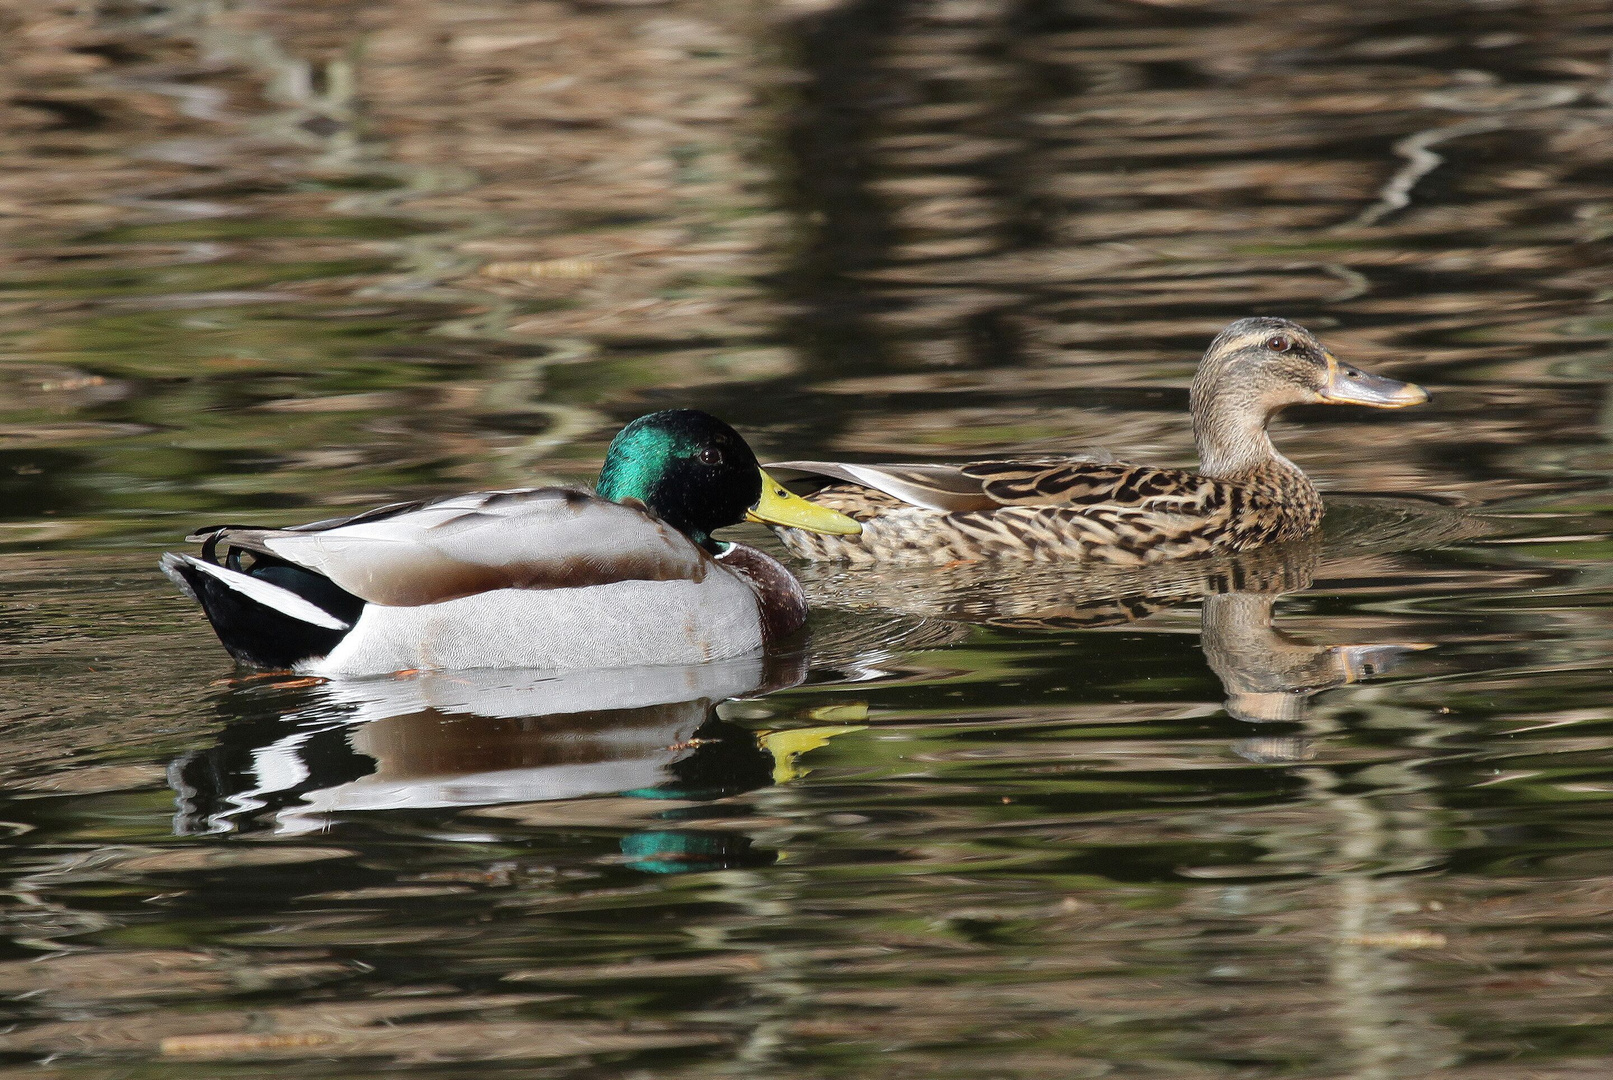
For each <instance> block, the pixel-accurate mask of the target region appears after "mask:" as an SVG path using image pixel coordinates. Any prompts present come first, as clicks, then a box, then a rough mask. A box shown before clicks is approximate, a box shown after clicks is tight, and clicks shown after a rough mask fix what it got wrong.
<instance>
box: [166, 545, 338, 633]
mask: <svg viewBox="0 0 1613 1080" xmlns="http://www.w3.org/2000/svg"><path fill="white" fill-rule="evenodd" d="M170 560H173V561H172V562H170ZM162 561H163V571H164V572H165V573H168V576H169V577H170V578H173V579H174V580H176V581H178V582H179V583H180V587H181V588H183V589H184V590H185V591H186V592H190V591H191V590H190V588H189V586H187V585H185V584H184V581H183V579H181V578H180V577H179V576H178V574H177V569H176V570H175V571H174V572H169V570H170V567H174V566H175V564H177V563H179V562H184V563H185V564H186V565H188V566H192V567H195V568H196V569H197V570H200V571H201V572H202V573H204V574H206V575H207V576H208V577H211V578H215V579H217V580H219V581H222V582H223V583H224V584H225V585H227V586H229V587H230V588H232V589H234V590H235V591H236V592H238V593H240V594H241V595H242V596H245V597H246V598H248V599H249V600H255V601H256V602H258V603H260V604H262V605H263V606H264V607H266V608H272V609H274V610H275V611H278V612H279V613H280V614H282V615H286V616H289V617H291V618H293V619H299V620H301V621H302V622H305V623H312V624H313V625H315V626H322V627H324V628H325V629H327V630H346V629H348V628H349V627H350V626H351V625H352V624H351V623H346V622H343V621H342V620H341V619H338V618H337V617H336V616H334V615H332V614H331V613H330V612H328V611H326V610H325V609H324V608H322V607H320V606H319V605H317V604H312V603H309V602H308V601H307V600H304V599H303V598H302V597H300V596H298V595H297V594H296V593H294V592H292V591H291V590H290V589H282V588H281V587H280V586H278V585H271V584H269V582H267V581H262V580H260V579H258V578H255V577H250V576H248V575H246V574H243V573H241V572H240V571H239V570H230V569H228V568H227V567H223V566H219V565H218V564H217V563H210V562H207V561H206V560H204V559H198V558H196V557H195V556H193V555H178V554H174V553H172V552H170V553H169V554H167V555H165V556H163V560H162Z"/></svg>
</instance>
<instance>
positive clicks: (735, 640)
mask: <svg viewBox="0 0 1613 1080" xmlns="http://www.w3.org/2000/svg"><path fill="white" fill-rule="evenodd" d="M745 520H748V521H761V522H767V523H770V524H782V525H791V526H794V527H797V528H802V529H812V530H821V531H828V532H838V533H841V534H843V535H851V534H854V533H856V532H857V531H858V525H857V523H856V522H854V521H852V520H850V519H849V518H846V517H844V516H843V515H841V514H838V513H836V512H835V511H833V510H830V509H827V508H825V507H822V506H815V505H813V504H811V503H808V502H806V501H805V500H803V499H800V498H799V497H797V496H794V495H791V494H790V493H789V492H787V491H785V490H784V488H783V487H781V486H780V485H779V484H778V482H777V481H775V480H773V479H771V478H770V477H769V476H768V475H767V474H766V473H764V472H763V471H762V470H761V467H760V466H759V465H757V463H756V456H755V455H754V454H753V453H752V452H751V449H750V447H749V446H747V445H746V444H745V440H744V439H742V438H740V437H739V435H738V433H737V432H735V431H734V429H733V428H731V427H729V426H728V425H727V424H725V423H723V422H722V421H720V420H718V419H716V418H715V417H711V416H707V415H706V414H705V413H702V412H696V411H694V410H692V409H675V410H670V411H667V412H659V413H654V414H652V415H650V416H645V417H641V418H640V419H638V420H635V421H633V422H632V423H631V424H629V425H627V427H625V428H623V429H622V431H621V433H620V434H618V435H617V436H616V438H615V440H613V441H612V442H611V444H610V450H609V451H608V452H607V454H606V457H605V465H604V467H603V468H602V469H601V470H600V474H599V483H598V485H597V488H596V490H595V492H589V491H586V490H580V489H577V488H564V487H548V488H530V489H526V490H519V491H483V492H476V493H474V494H470V495H459V496H455V497H452V498H447V499H439V500H437V501H435V502H425V503H397V504H394V505H391V506H383V507H380V508H378V509H375V510H371V511H369V512H367V513H363V514H359V515H358V516H356V517H350V518H342V519H337V520H331V521H317V522H314V523H313V524H310V525H298V526H295V527H293V528H289V529H259V528H251V527H246V526H236V525H220V526H216V527H214V528H210V529H204V530H202V531H201V532H200V533H198V534H197V535H195V536H192V537H190V538H189V539H190V540H192V541H193V542H195V541H201V542H203V544H204V546H203V548H202V557H201V558H196V557H195V556H191V555H180V554H175V553H169V554H167V555H164V556H163V559H162V569H163V572H164V573H166V574H167V575H168V576H169V577H170V578H172V579H173V581H174V583H175V584H177V585H178V586H179V587H180V588H181V589H183V590H184V591H185V592H186V593H188V594H189V595H190V596H191V598H192V599H194V600H196V601H197V602H198V603H200V604H201V606H202V610H203V611H204V612H205V613H206V614H207V618H208V620H209V621H210V622H211V623H212V624H213V629H214V630H216V631H217V632H218V636H219V640H221V641H222V642H223V643H224V647H225V648H226V649H227V650H229V652H230V654H231V655H232V656H234V657H235V658H236V659H237V660H239V661H241V662H243V663H246V664H250V665H253V666H255V667H266V668H290V669H293V670H296V671H300V672H303V673H306V674H310V675H335V674H346V675H362V674H380V673H384V672H390V671H399V670H404V669H412V668H482V667H535V668H551V669H556V668H596V667H624V666H639V665H660V664H690V663H700V662H704V661H708V660H716V659H721V658H725V657H733V656H740V655H743V654H746V653H751V652H754V651H756V650H758V649H761V648H763V647H764V646H766V645H768V644H771V643H772V642H774V641H776V640H778V639H780V638H782V637H784V636H786V635H788V634H791V633H793V632H795V631H796V630H799V629H800V628H801V626H802V625H803V624H804V623H805V622H806V597H805V595H804V594H803V593H802V592H801V587H800V585H798V584H797V583H796V581H795V579H794V578H793V577H791V576H790V573H789V571H788V570H786V569H784V567H783V566H780V565H779V564H778V563H777V562H775V561H773V560H772V559H770V558H768V557H767V556H766V555H764V554H762V553H761V552H760V551H757V550H756V549H755V548H750V547H746V546H744V545H743V544H731V543H723V542H720V541H717V540H713V539H712V537H711V533H712V530H714V529H719V528H722V527H723V526H726V525H737V524H738V523H739V522H740V521H745ZM221 544H222V545H223V546H224V548H225V551H226V555H225V558H224V560H223V562H222V563H220V562H219V561H218V560H217V557H216V552H217V550H218V547H219V545H221ZM243 555H246V556H248V557H249V558H250V560H251V561H250V563H248V564H245V565H243V563H242V557H243Z"/></svg>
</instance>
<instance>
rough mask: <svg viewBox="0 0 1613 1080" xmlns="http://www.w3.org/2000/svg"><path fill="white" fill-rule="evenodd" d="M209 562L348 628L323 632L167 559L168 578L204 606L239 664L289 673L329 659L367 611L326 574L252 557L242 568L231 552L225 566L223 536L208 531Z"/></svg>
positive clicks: (175, 558) (190, 565)
mask: <svg viewBox="0 0 1613 1080" xmlns="http://www.w3.org/2000/svg"><path fill="white" fill-rule="evenodd" d="M206 532H207V534H210V535H204V537H203V539H204V543H203V547H202V556H203V558H204V559H205V560H206V561H207V562H209V563H212V564H213V565H215V566H223V567H224V568H225V569H226V570H229V571H232V572H234V573H238V574H241V575H244V576H245V577H248V578H255V579H257V580H259V581H261V582H264V583H265V584H268V585H273V586H276V587H278V588H280V589H284V590H285V591H286V592H289V593H292V594H293V595H295V596H297V597H300V598H301V599H303V600H305V601H307V602H308V603H310V604H313V605H314V606H315V607H317V608H319V609H320V610H322V611H324V612H326V613H328V614H329V615H331V616H334V618H335V619H336V620H339V621H341V622H343V623H345V624H346V626H345V627H343V628H341V629H335V628H331V627H326V626H318V625H315V624H314V623H310V622H307V621H305V620H303V619H299V618H297V617H296V616H295V615H288V614H287V613H285V612H283V611H280V610H278V609H276V608H274V607H273V606H271V605H270V604H267V603H264V602H262V601H260V600H258V599H255V598H254V597H252V596H249V595H247V594H246V593H245V592H242V591H240V590H238V589H234V588H231V587H230V585H229V583H228V582H227V581H223V580H220V579H219V578H218V577H216V576H214V575H213V574H210V573H208V572H207V571H205V570H203V569H202V568H200V567H199V566H197V565H196V564H195V562H193V561H192V560H191V559H190V558H188V557H186V556H182V555H176V554H174V553H172V552H170V553H168V554H166V555H164V556H163V557H162V562H161V567H162V572H163V573H164V574H166V575H168V577H169V578H170V579H171V580H172V581H173V582H174V584H176V585H178V586H179V587H180V588H181V589H182V590H184V592H185V593H186V594H188V595H189V596H190V597H191V598H192V599H194V600H195V601H196V602H197V603H198V604H200V605H201V607H202V611H203V613H204V614H206V616H207V621H208V622H210V623H212V624H213V631H214V633H216V634H218V639H219V641H220V642H222V643H223V645H224V648H225V649H226V650H227V651H228V652H229V654H230V655H231V656H233V657H234V658H235V659H236V660H237V661H238V662H239V663H242V664H246V665H248V666H250V667H255V668H267V669H271V670H283V669H287V668H293V667H296V666H297V665H298V664H299V663H302V662H304V661H307V660H315V659H318V658H320V657H322V656H326V655H328V654H329V653H330V651H331V650H332V649H334V648H335V647H336V646H337V645H338V644H339V643H340V642H341V640H342V639H343V638H344V637H346V636H347V634H348V632H349V631H350V629H351V628H352V626H353V625H354V624H355V623H357V622H358V619H359V616H360V615H361V614H362V613H363V611H364V601H363V600H361V599H359V598H358V597H356V596H354V595H353V594H352V593H350V592H348V591H347V590H346V589H343V588H342V587H340V586H339V585H337V584H336V583H335V582H333V581H331V580H330V579H329V578H327V577H325V576H324V575H323V574H319V573H315V572H314V571H312V570H309V569H307V568H305V567H301V566H297V565H295V564H293V563H289V562H286V561H285V560H283V559H277V558H275V557H274V556H272V555H264V554H261V553H259V552H248V553H247V554H248V555H249V556H250V557H251V560H252V561H251V563H250V564H249V565H247V566H244V567H243V565H242V561H241V555H242V552H241V550H240V549H239V548H230V549H229V550H228V552H227V553H226V555H225V558H224V561H223V562H222V563H220V562H219V561H218V559H217V550H216V549H217V533H216V531H215V530H207V531H206Z"/></svg>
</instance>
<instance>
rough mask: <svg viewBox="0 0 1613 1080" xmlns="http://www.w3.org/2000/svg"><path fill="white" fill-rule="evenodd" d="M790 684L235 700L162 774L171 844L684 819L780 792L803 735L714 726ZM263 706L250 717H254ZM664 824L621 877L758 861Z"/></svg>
mask: <svg viewBox="0 0 1613 1080" xmlns="http://www.w3.org/2000/svg"><path fill="white" fill-rule="evenodd" d="M804 674H805V670H804V666H803V663H802V661H801V660H800V659H799V658H794V659H791V658H767V659H764V658H760V657H753V658H747V659H742V660H738V661H731V662H725V663H716V664H703V665H697V666H690V667H655V668H637V669H631V668H630V669H617V670H611V671H599V672H570V671H568V672H562V673H544V672H523V671H514V672H512V671H461V672H424V673H420V674H418V675H412V676H408V677H401V678H384V679H362V680H345V681H331V682H328V683H323V684H321V685H318V686H314V687H298V688H295V690H294V691H293V693H292V702H291V705H292V707H291V708H290V709H286V708H285V707H284V704H285V702H284V696H283V694H278V695H277V694H275V693H274V692H273V689H274V688H273V687H271V688H270V691H271V692H270V693H269V694H268V695H265V694H263V693H262V692H261V690H256V689H255V690H253V691H250V692H246V693H243V694H241V695H232V696H231V697H232V699H234V698H240V699H242V700H240V701H235V705H236V706H237V707H241V706H243V704H244V705H245V707H243V708H242V709H241V713H238V715H237V717H236V719H235V721H234V722H233V723H231V724H230V725H229V726H227V727H226V728H225V729H224V730H223V731H222V732H221V734H220V735H219V737H218V741H217V743H216V744H215V745H214V746H212V747H209V748H207V749H205V750H201V751H198V752H195V753H192V754H188V755H186V756H184V757H182V758H180V759H178V760H177V761H175V762H174V763H173V764H172V765H171V766H170V769H169V777H170V783H171V785H172V786H173V787H174V789H175V791H176V792H177V793H178V804H179V813H178V814H177V816H176V819H175V829H176V831H177V832H181V833H207V832H215V833H216V832H237V831H270V832H274V833H279V834H298V833H304V832H309V831H313V830H317V829H323V828H327V827H329V826H330V825H331V824H332V823H333V822H335V821H336V820H337V819H338V817H339V816H340V815H346V814H349V813H353V812H360V811H376V810H403V811H408V810H414V811H422V810H438V809H444V808H453V807H470V806H491V805H496V804H536V803H554V802H560V801H564V800H572V799H581V798H586V797H590V796H604V795H628V796H633V797H635V798H636V799H639V800H643V801H642V802H641V803H638V804H636V805H637V806H638V809H637V811H636V812H634V813H630V814H628V815H627V816H628V817H629V818H630V819H632V820H634V821H635V822H636V823H640V824H644V825H653V824H655V823H657V822H659V821H660V820H661V819H662V818H663V817H666V816H667V814H668V813H669V812H672V811H675V810H676V809H677V808H678V807H681V806H683V805H687V804H688V803H691V802H704V801H709V800H712V799H716V798H721V797H723V796H726V795H732V794H735V793H738V792H741V791H747V790H751V789H754V788H758V787H764V786H767V785H769V784H772V783H774V782H775V780H776V779H778V777H779V776H780V775H787V774H788V773H789V770H790V768H791V765H792V762H791V760H790V759H791V754H792V752H793V751H794V750H796V749H798V748H799V747H800V746H801V745H803V744H802V743H801V741H800V737H799V733H790V734H789V735H787V736H781V737H775V736H769V735H768V734H766V733H762V734H758V733H757V732H753V731H749V730H747V729H744V728H741V727H737V726H735V725H732V724H728V723H725V722H724V721H723V720H721V719H720V718H718V717H717V715H716V709H715V706H716V704H717V703H718V702H720V701H723V700H726V699H729V698H733V697H739V696H755V695H758V694H762V693H766V692H769V691H771V690H776V689H780V688H783V687H786V686H790V685H793V684H795V683H796V682H799V681H800V679H801V678H802V677H803V676H804ZM265 696H268V697H269V698H270V699H271V700H270V701H269V702H267V703H266V704H265V705H264V707H263V708H262V709H261V711H260V712H259V713H258V714H257V715H250V714H249V709H250V702H251V701H252V700H256V699H261V698H263V697H265ZM277 701H278V702H280V707H276V706H275V702H277ZM619 809H620V808H618V810H619ZM519 810H520V806H519V805H512V811H519ZM515 816H520V815H519V813H516V814H515ZM620 816H622V815H621V814H620V813H618V814H617V817H620ZM577 820H578V822H586V821H588V820H590V818H589V815H587V814H584V815H581V816H579V817H578V819H577ZM670 825H671V822H670V820H669V822H668V826H669V827H665V828H659V827H657V828H649V829H638V830H636V831H632V832H629V833H628V835H626V836H625V837H624V838H623V840H622V851H623V854H624V855H625V856H626V857H627V861H628V865H630V866H634V867H636V868H638V869H642V870H649V871H654V872H673V871H684V870H692V869H711V868H715V867H719V866H721V867H729V866H738V865H752V864H755V863H761V862H771V861H772V858H773V856H772V854H771V853H768V852H763V851H759V850H754V849H753V848H752V846H751V842H750V840H749V838H748V837H747V836H744V835H743V834H740V833H730V832H724V831H722V830H720V829H709V828H702V829H698V830H687V829H678V828H675V827H670Z"/></svg>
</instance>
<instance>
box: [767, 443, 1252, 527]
mask: <svg viewBox="0 0 1613 1080" xmlns="http://www.w3.org/2000/svg"><path fill="white" fill-rule="evenodd" d="M767 468H768V469H769V470H773V471H779V472H797V473H805V474H809V475H814V476H824V477H829V478H831V479H835V480H842V481H845V482H848V483H851V484H856V485H858V486H861V487H865V488H871V489H873V490H875V491H880V492H883V493H884V494H886V495H889V496H891V497H892V498H895V499H899V500H901V501H902V502H904V503H908V504H910V505H912V506H921V507H924V508H925V509H929V510H939V511H941V512H943V513H961V512H965V511H973V510H996V509H999V508H1001V507H1004V506H1034V507H1060V508H1070V509H1080V508H1083V507H1095V506H1112V507H1130V508H1135V509H1138V510H1149V511H1154V512H1157V513H1175V514H1203V513H1207V512H1210V511H1212V510H1214V509H1216V508H1217V507H1218V506H1219V505H1220V504H1221V503H1222V501H1223V500H1224V499H1225V497H1226V492H1225V490H1224V488H1225V485H1223V484H1221V483H1218V482H1217V481H1215V480H1211V479H1209V478H1207V477H1204V476H1200V475H1198V474H1197V473H1190V472H1185V471H1183V470H1180V469H1158V468H1153V467H1151V466H1147V465H1128V464H1125V463H1123V462H1116V461H1107V460H1094V459H1093V458H1092V457H1090V456H1082V457H1039V458H1032V459H1017V460H1013V461H977V462H972V463H969V464H965V465H920V464H885V465H863V464H847V463H843V462H834V461H783V462H774V463H771V464H769V465H768V466H767Z"/></svg>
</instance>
